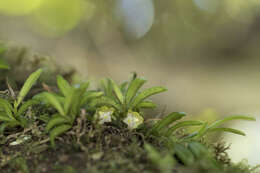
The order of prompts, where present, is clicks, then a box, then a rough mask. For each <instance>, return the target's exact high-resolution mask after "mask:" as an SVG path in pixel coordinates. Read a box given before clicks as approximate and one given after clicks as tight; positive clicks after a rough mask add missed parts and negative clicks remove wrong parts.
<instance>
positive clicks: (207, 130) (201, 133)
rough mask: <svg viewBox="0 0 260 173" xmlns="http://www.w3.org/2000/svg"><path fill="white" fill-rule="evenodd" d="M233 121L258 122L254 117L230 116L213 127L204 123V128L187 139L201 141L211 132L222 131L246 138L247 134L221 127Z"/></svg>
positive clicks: (215, 123)
mask: <svg viewBox="0 0 260 173" xmlns="http://www.w3.org/2000/svg"><path fill="white" fill-rule="evenodd" d="M233 120H244V121H256V119H255V118H254V117H250V116H244V115H233V116H228V117H226V118H223V119H221V120H218V121H215V122H214V123H212V124H211V125H208V123H207V122H205V123H203V125H202V127H201V128H200V129H199V130H198V131H196V132H194V133H192V134H190V135H189V136H188V137H186V139H192V138H193V139H200V138H202V137H203V136H205V135H207V134H208V133H210V132H216V131H221V132H229V133H234V134H237V135H242V136H245V135H246V134H245V133H244V132H243V131H241V130H238V129H233V128H227V127H221V126H222V125H223V124H224V123H226V122H229V121H233Z"/></svg>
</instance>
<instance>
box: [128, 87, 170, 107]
mask: <svg viewBox="0 0 260 173" xmlns="http://www.w3.org/2000/svg"><path fill="white" fill-rule="evenodd" d="M165 91H167V89H166V88H164V87H152V88H149V89H146V90H144V91H142V92H141V93H140V94H138V95H137V96H136V97H135V98H134V99H133V101H132V102H131V103H130V109H132V108H134V107H136V106H137V105H138V104H139V103H141V102H142V101H143V100H145V99H146V98H148V97H150V96H152V95H155V94H158V93H161V92H165Z"/></svg>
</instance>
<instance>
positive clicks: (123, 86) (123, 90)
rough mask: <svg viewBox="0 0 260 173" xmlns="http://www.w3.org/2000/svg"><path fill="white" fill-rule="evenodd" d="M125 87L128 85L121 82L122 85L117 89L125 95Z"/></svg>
mask: <svg viewBox="0 0 260 173" xmlns="http://www.w3.org/2000/svg"><path fill="white" fill-rule="evenodd" d="M127 85H128V82H123V83H122V84H121V85H120V86H119V88H120V90H121V91H122V93H125V91H126V87H127Z"/></svg>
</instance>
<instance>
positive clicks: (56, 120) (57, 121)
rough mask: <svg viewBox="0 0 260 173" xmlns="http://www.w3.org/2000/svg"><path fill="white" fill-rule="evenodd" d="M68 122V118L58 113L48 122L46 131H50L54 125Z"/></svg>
mask: <svg viewBox="0 0 260 173" xmlns="http://www.w3.org/2000/svg"><path fill="white" fill-rule="evenodd" d="M65 123H68V120H67V119H66V118H64V117H62V116H58V114H56V116H54V117H52V118H51V119H50V121H49V122H48V124H47V126H46V128H45V130H46V132H48V131H50V130H51V129H52V128H53V127H55V126H57V125H60V124H65Z"/></svg>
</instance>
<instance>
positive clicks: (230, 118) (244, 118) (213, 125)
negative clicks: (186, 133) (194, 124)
mask: <svg viewBox="0 0 260 173" xmlns="http://www.w3.org/2000/svg"><path fill="white" fill-rule="evenodd" d="M233 120H247V121H256V119H255V118H254V117H250V116H244V115H233V116H229V117H226V118H224V119H221V120H218V121H216V122H214V123H213V124H211V125H210V126H209V129H211V128H215V127H218V126H220V125H222V124H223V123H226V122H228V121H233Z"/></svg>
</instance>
